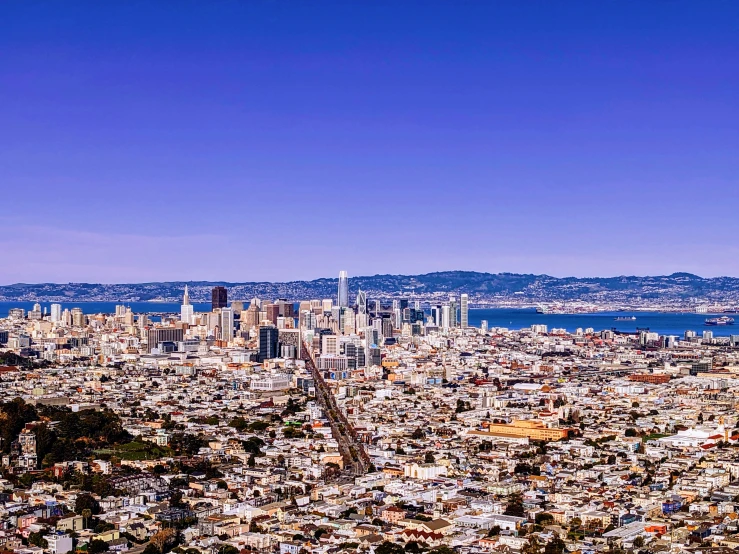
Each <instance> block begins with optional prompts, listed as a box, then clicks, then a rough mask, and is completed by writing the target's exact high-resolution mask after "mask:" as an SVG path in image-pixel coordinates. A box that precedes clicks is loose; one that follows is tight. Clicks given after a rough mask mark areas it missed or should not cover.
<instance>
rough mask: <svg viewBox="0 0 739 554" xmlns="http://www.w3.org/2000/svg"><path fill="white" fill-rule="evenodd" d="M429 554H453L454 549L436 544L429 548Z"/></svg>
mask: <svg viewBox="0 0 739 554" xmlns="http://www.w3.org/2000/svg"><path fill="white" fill-rule="evenodd" d="M429 554H455V552H454V550H452V549H451V548H449V547H448V546H446V545H441V546H437V547H436V548H432V549H431V550H429Z"/></svg>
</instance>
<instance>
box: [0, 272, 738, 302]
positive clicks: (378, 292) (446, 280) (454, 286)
mask: <svg viewBox="0 0 739 554" xmlns="http://www.w3.org/2000/svg"><path fill="white" fill-rule="evenodd" d="M337 283H338V279H336V278H323V279H315V280H312V281H290V282H282V283H272V282H241V283H230V282H220V281H189V282H185V281H181V282H180V281H178V282H157V283H128V284H94V283H66V284H56V283H41V284H26V283H17V284H13V285H5V286H0V301H41V302H44V301H45V302H60V301H66V302H70V301H79V302H83V301H115V302H118V301H120V302H136V301H178V300H179V299H181V298H182V293H183V289H184V287H185V285H186V284H187V285H188V288H189V290H190V298H191V300H192V301H193V302H207V301H209V300H210V291H211V289H212V288H213V287H214V286H217V285H221V286H225V287H227V289H228V295H229V299H231V300H237V299H242V300H248V299H250V298H253V297H259V298H263V299H277V298H285V299H288V300H301V299H310V298H333V297H335V296H336V289H337ZM349 284H350V291H351V293H352V295H353V294H356V291H357V290H358V289H362V290H364V291H366V292H367V296H368V298H370V299H373V298H391V297H396V298H397V297H408V298H414V299H419V300H432V301H433V300H439V299H442V298H444V297H447V296H448V295H450V294H455V295H459V294H461V293H464V292H466V293H468V294H469V295H470V299H471V301H473V302H477V303H507V302H515V303H520V304H524V303H541V302H573V301H582V302H592V303H623V304H629V305H638V304H640V303H641V304H652V305H653V304H655V303H686V302H692V303H704V302H723V303H732V302H735V301H737V300H739V278H735V277H712V278H704V277H699V276H698V275H693V274H690V273H673V274H672V275H662V276H647V277H639V276H619V277H552V276H549V275H532V274H517V273H480V272H474V271H443V272H436V273H426V274H423V275H373V276H364V277H353V278H351V279H350V281H349Z"/></svg>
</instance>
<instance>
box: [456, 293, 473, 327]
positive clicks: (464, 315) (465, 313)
mask: <svg viewBox="0 0 739 554" xmlns="http://www.w3.org/2000/svg"><path fill="white" fill-rule="evenodd" d="M469 302H470V297H469V296H468V295H467V294H463V295H462V296H460V297H459V320H460V327H462V329H466V328H467V327H469V324H470V320H469V315H470V309H469Z"/></svg>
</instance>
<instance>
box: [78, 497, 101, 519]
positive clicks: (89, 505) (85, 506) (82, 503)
mask: <svg viewBox="0 0 739 554" xmlns="http://www.w3.org/2000/svg"><path fill="white" fill-rule="evenodd" d="M84 510H90V514H91V515H95V516H96V515H98V514H99V513H100V503H99V502H98V501H97V500H95V498H94V497H93V496H92V495H91V494H80V495H78V496H77V500H75V502H74V511H75V512H77V515H81V516H82V517H84V514H83V513H82V512H83V511H84ZM88 517H90V516H88Z"/></svg>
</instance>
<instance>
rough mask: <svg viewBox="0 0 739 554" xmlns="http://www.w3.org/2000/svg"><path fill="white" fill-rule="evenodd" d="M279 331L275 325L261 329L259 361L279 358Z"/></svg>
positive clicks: (264, 326)
mask: <svg viewBox="0 0 739 554" xmlns="http://www.w3.org/2000/svg"><path fill="white" fill-rule="evenodd" d="M279 336H280V335H279V330H278V329H277V327H276V326H274V325H263V326H261V327H260V328H259V361H264V360H271V359H273V358H277V357H278V356H279V355H280V353H279V344H280V341H279Z"/></svg>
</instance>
